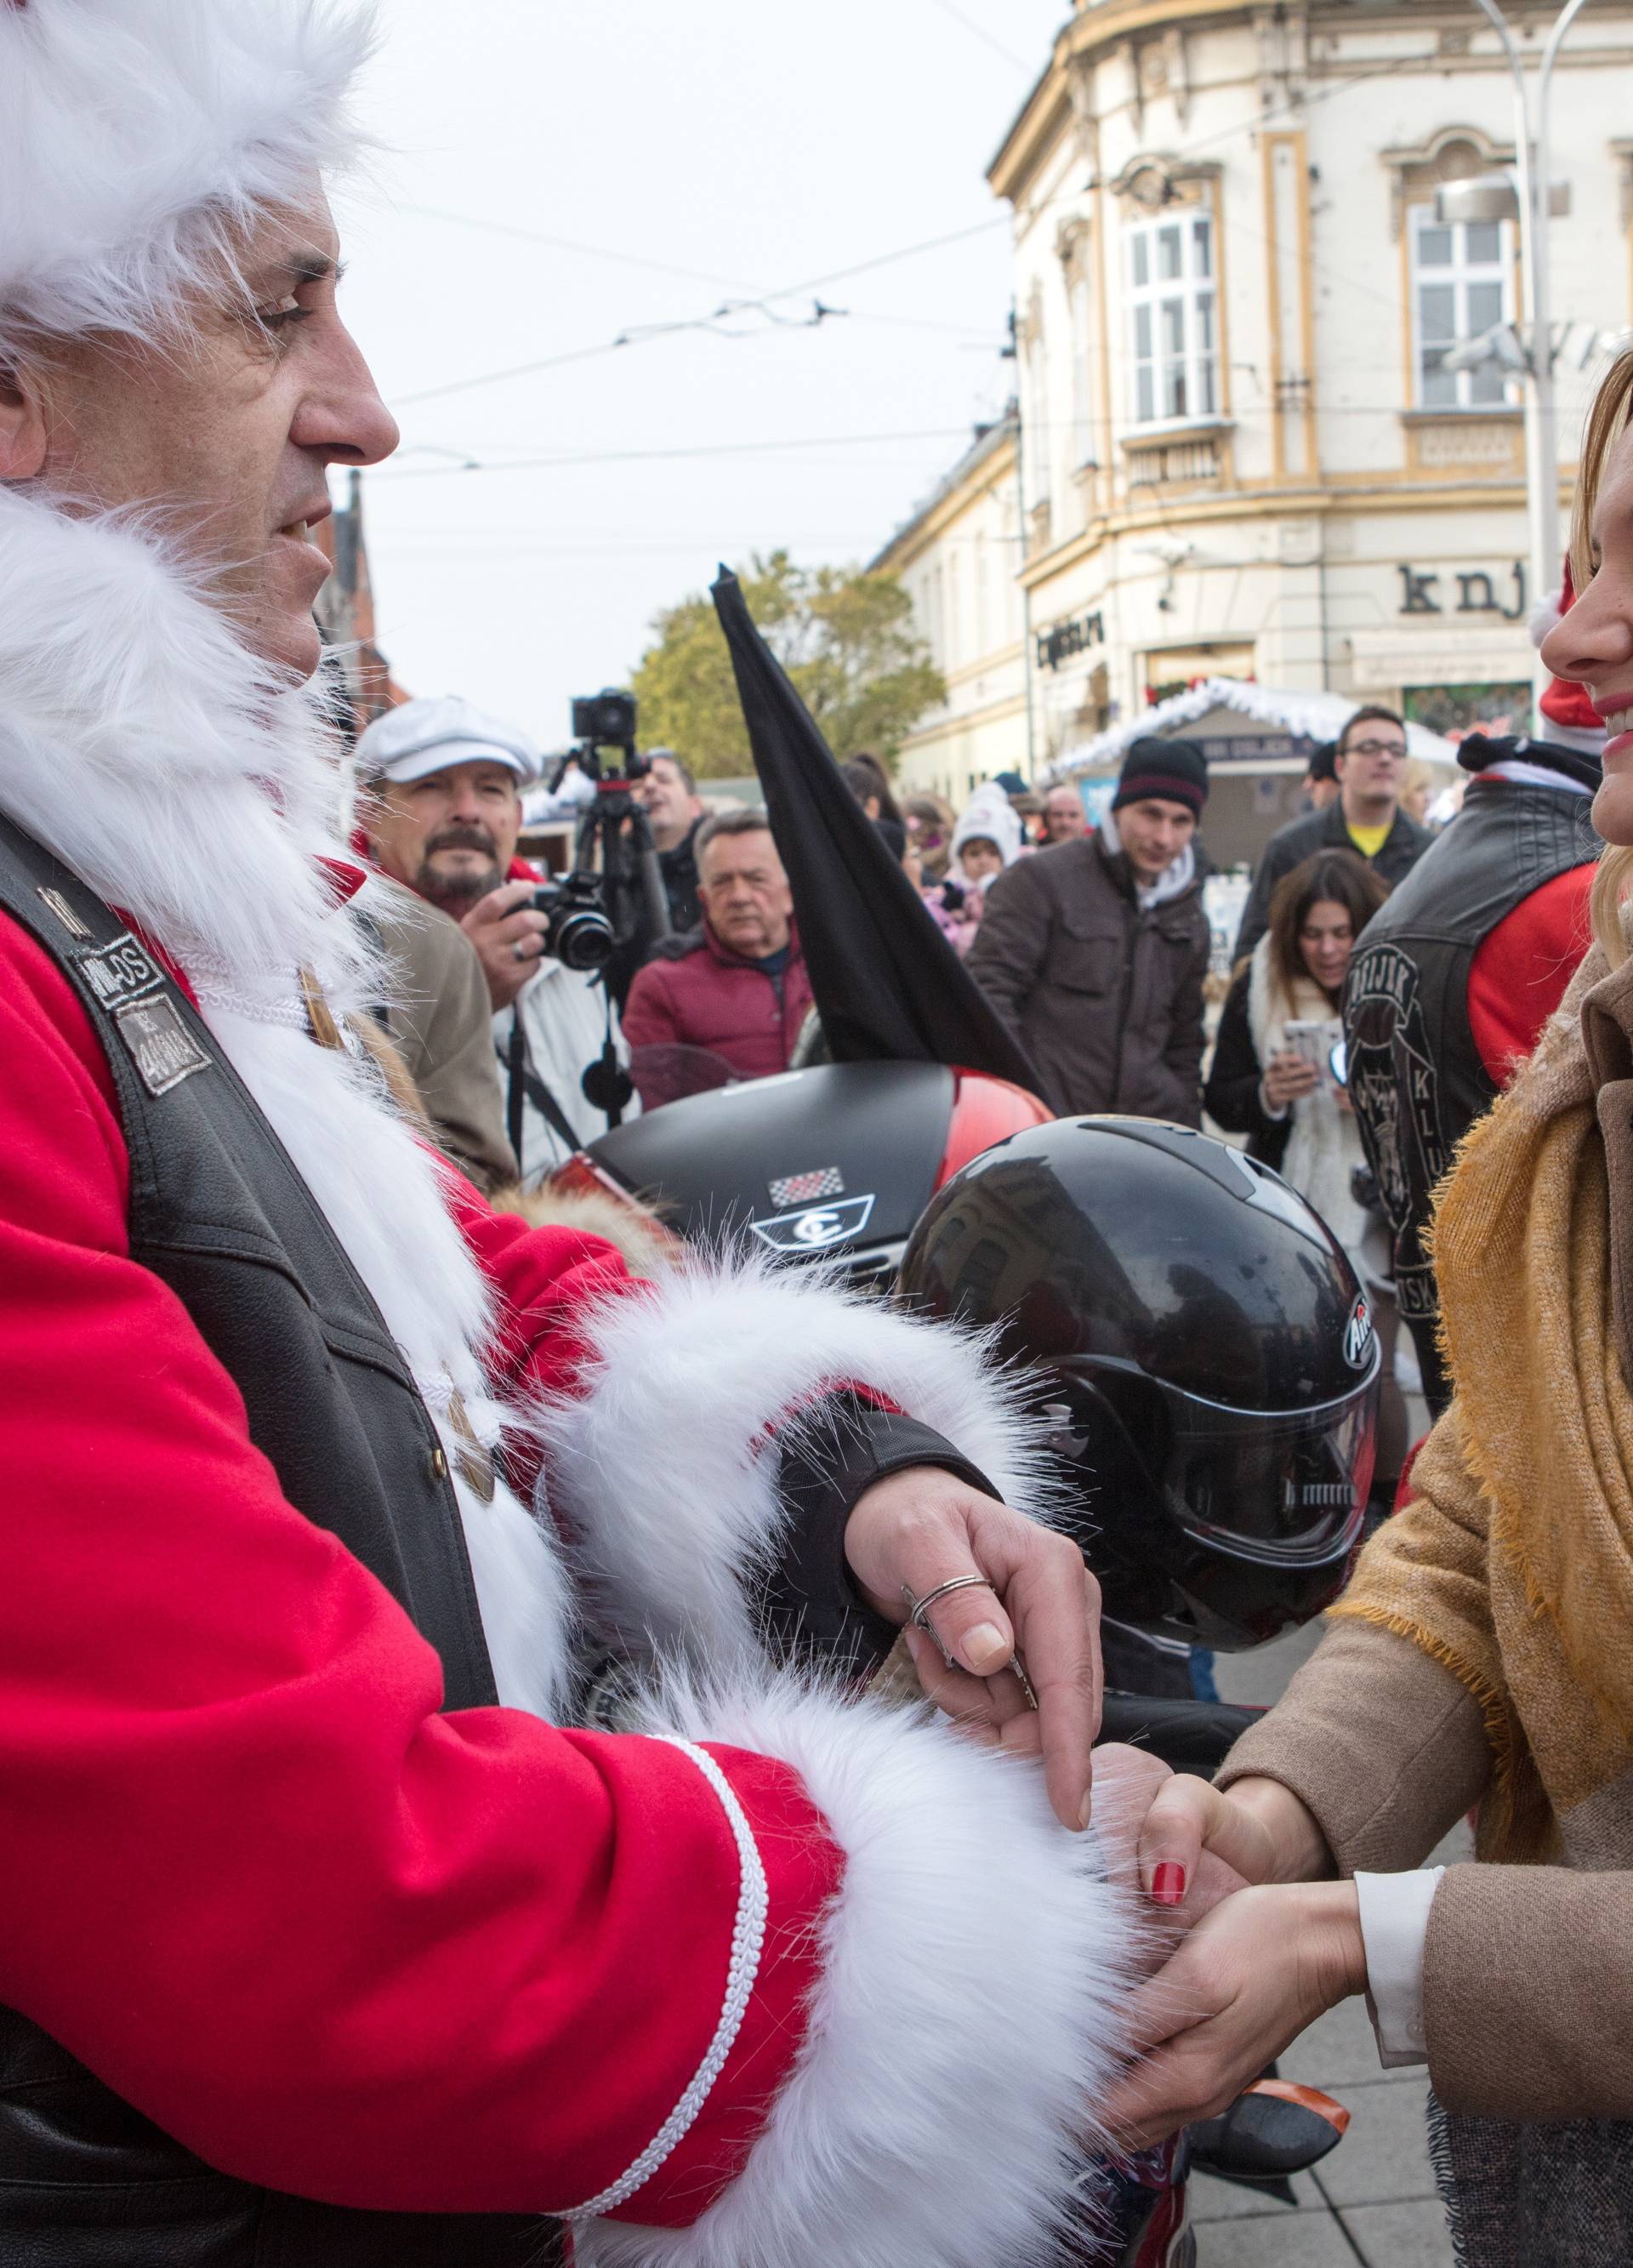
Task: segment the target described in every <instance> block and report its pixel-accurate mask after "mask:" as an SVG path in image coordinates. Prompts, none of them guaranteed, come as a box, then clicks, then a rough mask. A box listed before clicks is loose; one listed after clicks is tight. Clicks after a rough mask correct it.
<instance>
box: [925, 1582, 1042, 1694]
mask: <svg viewBox="0 0 1633 2268" xmlns="http://www.w3.org/2000/svg"><path fill="white" fill-rule="evenodd" d="M968 1590H982V1591H990V1592H991V1593H992V1595H993V1596H994V1598H996V1597H997V1584H996V1583H994V1582H992V1581H990V1580H989V1579H988V1577H986V1576H985V1575H954V1576H953V1580H952V1581H951V1582H948V1583H938V1584H937V1586H936V1587H935V1589H934V1590H933V1591H926V1592H925V1594H924V1595H923V1598H922V1599H916V1598H915V1597H914V1595H913V1587H912V1585H911V1584H910V1583H903V1585H902V1586H901V1597H902V1601H903V1603H904V1604H905V1605H906V1607H907V1610H908V1620H909V1621H910V1622H912V1623H913V1624H915V1625H916V1628H917V1629H919V1630H922V1631H923V1632H924V1633H925V1635H926V1637H928V1638H933V1639H934V1640H935V1642H936V1646H937V1647H938V1650H939V1652H940V1654H941V1659H942V1660H943V1661H945V1663H946V1665H947V1668H949V1669H961V1668H963V1664H962V1663H961V1662H960V1661H959V1659H958V1657H957V1655H956V1654H955V1653H953V1649H952V1647H951V1646H949V1645H948V1644H947V1642H946V1640H945V1638H943V1637H942V1635H941V1632H940V1631H938V1629H937V1628H936V1625H935V1624H934V1623H933V1622H931V1618H930V1609H931V1607H933V1606H934V1605H935V1603H936V1601H937V1600H938V1599H945V1597H946V1595H947V1594H948V1592H949V1591H968ZM1008 1666H1009V1668H1011V1669H1012V1670H1013V1671H1014V1673H1015V1675H1016V1676H1017V1678H1018V1679H1019V1682H1020V1690H1021V1691H1022V1692H1023V1693H1024V1694H1025V1695H1026V1706H1027V1708H1028V1709H1035V1708H1036V1707H1037V1705H1038V1697H1037V1695H1036V1694H1035V1693H1034V1692H1033V1690H1032V1680H1031V1679H1030V1678H1029V1677H1028V1676H1027V1675H1026V1664H1025V1662H1023V1661H1022V1660H1021V1658H1020V1653H1019V1649H1017V1651H1016V1652H1015V1653H1011V1656H1010V1658H1009V1664H1008Z"/></svg>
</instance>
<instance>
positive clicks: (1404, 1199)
mask: <svg viewBox="0 0 1633 2268" xmlns="http://www.w3.org/2000/svg"><path fill="white" fill-rule="evenodd" d="M1592 810H1593V802H1592V799H1591V798H1590V797H1588V796H1585V795H1578V794H1575V793H1573V792H1571V791H1570V789H1569V788H1567V787H1565V786H1564V785H1563V784H1562V785H1561V786H1559V787H1558V788H1547V787H1534V786H1530V785H1524V784H1519V783H1518V782H1514V781H1508V780H1493V781H1491V782H1490V783H1488V784H1482V783H1481V782H1480V781H1479V780H1478V779H1475V781H1474V782H1473V783H1472V784H1471V785H1470V787H1469V790H1468V793H1467V796H1466V798H1465V799H1464V802H1463V808H1462V810H1461V811H1460V813H1459V814H1458V816H1457V818H1456V819H1455V820H1454V821H1453V822H1452V824H1451V826H1450V827H1449V828H1447V829H1446V831H1445V834H1444V835H1443V836H1441V837H1440V839H1439V841H1438V843H1435V844H1434V846H1433V848H1432V849H1431V850H1430V851H1428V852H1427V853H1426V854H1425V856H1424V857H1423V858H1420V859H1419V861H1418V862H1417V864H1416V866H1414V867H1413V869H1412V871H1411V873H1409V874H1408V875H1407V877H1406V879H1405V880H1404V881H1402V882H1401V883H1400V884H1399V885H1398V886H1397V887H1396V888H1395V890H1394V893H1393V895H1391V896H1390V898H1389V900H1388V902H1387V904H1386V905H1384V906H1382V907H1381V908H1380V909H1379V911H1378V912H1377V913H1376V914H1375V915H1374V916H1373V917H1372V920H1371V921H1370V922H1369V923H1368V924H1367V925H1366V929H1365V932H1364V933H1363V935H1362V938H1361V942H1360V945H1359V946H1358V948H1357V952H1356V955H1355V959H1354V960H1353V961H1352V962H1351V963H1350V975H1349V979H1348V982H1347V983H1346V984H1345V987H1344V1002H1343V1017H1344V1036H1345V1039H1346V1041H1347V1042H1348V1044H1349V1052H1350V1062H1349V1076H1350V1101H1352V1102H1353V1103H1354V1105H1355V1114H1356V1120H1357V1125H1358V1127H1359V1130H1360V1135H1361V1141H1362V1144H1363V1146H1364V1147H1365V1151H1366V1156H1367V1162H1368V1163H1369V1165H1370V1166H1371V1167H1372V1174H1373V1177H1374V1179H1375V1180H1376V1182H1377V1183H1378V1192H1379V1198H1380V1200H1381V1202H1382V1204H1383V1208H1384V1211H1385V1212H1386V1213H1387V1216H1388V1220H1389V1226H1390V1228H1391V1230H1392V1232H1393V1233H1394V1259H1395V1292H1396V1297H1397V1299H1398V1300H1399V1302H1400V1307H1401V1315H1402V1316H1403V1318H1404V1319H1405V1321H1406V1322H1408V1323H1409V1325H1410V1326H1411V1329H1412V1336H1413V1339H1414V1342H1415V1343H1416V1346H1417V1349H1418V1353H1419V1357H1420V1359H1421V1360H1422V1361H1423V1366H1424V1382H1425V1386H1426V1388H1428V1389H1429V1391H1430V1399H1431V1403H1433V1404H1434V1405H1435V1406H1437V1407H1438V1406H1440V1405H1441V1404H1442V1403H1444V1399H1445V1382H1444V1380H1443V1379H1442V1377H1441V1376H1440V1365H1439V1358H1438V1351H1437V1350H1436V1347H1435V1334H1436V1330H1437V1328H1438V1320H1439V1312H1440V1303H1439V1294H1438V1292H1437V1290H1436V1287H1435V1278H1434V1269H1433V1266H1432V1264H1431V1261H1430V1257H1429V1255H1428V1252H1427V1250H1426V1249H1425V1241H1426V1234H1427V1231H1428V1228H1429V1224H1430V1217H1431V1209H1432V1199H1433V1196H1434V1191H1435V1187H1436V1184H1437V1183H1438V1182H1439V1181H1440V1179H1441V1177H1442V1175H1444V1174H1445V1172H1446V1170H1447V1168H1448V1167H1450V1165H1451V1163H1452V1155H1453V1151H1454V1150H1455V1149H1456V1147H1457V1145H1458V1144H1459V1142H1460V1141H1461V1139H1462V1138H1463V1136H1464V1135H1465V1134H1466V1133H1467V1131H1468V1129H1469V1128H1470V1127H1471V1126H1472V1125H1473V1124H1474V1123H1475V1119H1476V1118H1479V1117H1481V1116H1482V1115H1483V1114H1484V1113H1485V1112H1486V1111H1487V1110H1488V1109H1490V1106H1491V1104H1492V1102H1493V1101H1495V1100H1496V1097H1497V1087H1496V1086H1495V1084H1494V1083H1493V1081H1492V1079H1491V1077H1490V1073H1489V1072H1488V1071H1487V1070H1486V1067H1485V1065H1484V1064H1483V1063H1482V1061H1481V1058H1480V1050H1479V1049H1478V1047H1477V1046H1476V1045H1475V1035H1474V1029H1473V1027H1472V1025H1471V1024H1470V1022H1469V1017H1468V977H1469V971H1470V969H1471V968H1473V965H1474V959H1475V953H1476V952H1477V951H1478V950H1479V948H1480V946H1481V945H1482V943H1483V942H1484V940H1485V939H1486V938H1488V937H1489V936H1490V933H1491V932H1492V931H1493V930H1494V929H1495V928H1496V927H1497V924H1498V923H1499V922H1501V921H1503V920H1504V919H1505V918H1506V917H1507V916H1508V915H1509V914H1511V913H1512V912H1513V910H1514V909H1515V907H1516V906H1518V905H1519V904H1520V903H1521V902H1522V901H1523V900H1524V899H1526V898H1528V897H1529V896H1530V895H1532V893H1533V892H1534V891H1535V890H1540V889H1541V888H1542V887H1543V885H1544V884H1545V883H1548V882H1551V881H1553V880H1555V879H1556V877H1557V876H1558V875H1560V874H1563V873H1567V872H1568V871H1569V869H1570V868H1571V867H1572V866H1580V865H1585V864H1587V863H1589V862H1590V861H1592V860H1593V859H1594V858H1597V857H1598V855H1599V852H1600V847H1601V846H1600V839H1599V837H1598V836H1597V835H1595V834H1594V832H1593V820H1592V817H1591V813H1592Z"/></svg>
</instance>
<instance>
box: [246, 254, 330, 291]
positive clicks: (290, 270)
mask: <svg viewBox="0 0 1633 2268" xmlns="http://www.w3.org/2000/svg"><path fill="white" fill-rule="evenodd" d="M345 273H346V264H345V262H344V261H341V260H336V259H335V258H334V257H333V255H332V254H329V253H327V252H320V251H319V250H318V249H317V248H316V247H315V246H303V247H301V248H300V249H299V250H298V251H295V252H291V253H288V254H285V256H284V257H283V259H282V260H274V261H270V262H269V263H268V266H267V267H265V268H263V269H261V271H260V273H259V274H258V275H257V276H256V278H255V282H256V284H257V286H258V287H264V286H266V285H268V284H273V283H275V282H277V281H279V280H282V279H283V278H287V279H288V280H289V281H290V282H291V283H294V284H320V283H321V282H322V281H323V279H324V277H325V276H333V277H334V279H335V283H337V284H338V283H339V282H340V280H341V277H342V276H343V275H344V274H345Z"/></svg>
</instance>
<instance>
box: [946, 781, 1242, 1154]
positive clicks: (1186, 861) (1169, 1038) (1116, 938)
mask: <svg viewBox="0 0 1633 2268" xmlns="http://www.w3.org/2000/svg"><path fill="white" fill-rule="evenodd" d="M1207 797H1208V764H1207V759H1206V758H1205V757H1204V756H1203V752H1202V750H1201V749H1200V748H1199V747H1196V745H1195V742H1194V741H1190V740H1136V741H1135V742H1134V744H1133V746H1132V747H1130V748H1129V751H1128V754H1127V755H1125V757H1124V758H1123V763H1122V773H1121V774H1120V776H1119V777H1118V782H1117V792H1116V794H1115V795H1114V798H1113V799H1112V805H1111V808H1110V810H1109V811H1108V812H1107V814H1106V816H1105V818H1104V819H1103V820H1102V821H1101V822H1100V828H1098V829H1097V830H1096V831H1095V832H1094V833H1092V834H1090V835H1084V836H1078V838H1077V839H1076V840H1075V841H1072V842H1068V843H1056V844H1055V845H1054V846H1053V847H1052V848H1051V849H1049V850H1047V851H1039V852H1038V853H1037V854H1036V855H1035V856H1034V857H1033V858H1022V859H1019V861H1018V862H1017V863H1016V864H1015V865H1013V866H1011V867H1010V869H1009V870H1008V872H1007V873H1003V874H1000V875H999V876H998V878H997V880H996V881H995V882H994V883H993V885H992V887H991V889H990V891H989V893H988V896H987V902H986V909H985V911H984V912H983V914H982V920H981V927H980V929H979V930H978V931H977V932H976V933H975V943H974V945H972V946H971V947H970V952H969V961H968V966H969V969H970V973H971V975H972V976H974V977H975V980H976V982H977V983H979V984H980V986H981V987H982V990H983V991H984V992H985V993H986V994H987V997H988V998H989V999H990V1000H991V1002H992V1004H993V1005H994V1006H995V1007H996V1008H997V1011H998V1013H999V1014H1000V1015H1002V1016H1003V1017H1004V1019H1005V1020H1007V1021H1008V1023H1009V1024H1010V1025H1011V1027H1012V1028H1013V1030H1014V1031H1015V1032H1016V1034H1017V1035H1018V1036H1019V1039H1020V1041H1021V1042H1022V1044H1023V1045H1024V1046H1025V1047H1026V1050H1027V1052H1028V1053H1029V1054H1030V1056H1031V1057H1032V1059H1033V1062H1034V1063H1035V1064H1036V1065H1037V1067H1038V1070H1039V1072H1040V1073H1041V1077H1042V1079H1043V1081H1044V1085H1045V1087H1046V1089H1047V1099H1048V1101H1049V1102H1051V1103H1052V1104H1053V1106H1054V1107H1055V1108H1056V1110H1058V1111H1060V1112H1061V1113H1063V1114H1065V1113H1067V1112H1071V1111H1079V1110H1084V1111H1086V1110H1119V1111H1127V1112H1129V1113H1131V1114H1132V1115H1134V1116H1137V1117H1142V1118H1169V1119H1174V1120H1177V1121H1178V1122H1179V1123H1180V1124H1181V1125H1184V1126H1195V1125H1197V1124H1199V1123H1201V1116H1202V1100H1201V1072H1202V1051H1203V979H1204V977H1205V976H1207V973H1208V954H1209V932H1208V922H1207V917H1206V916H1205V915H1204V913H1203V904H1202V883H1201V880H1200V877H1199V875H1198V871H1197V862H1196V853H1195V845H1194V843H1193V840H1192V838H1193V836H1195V831H1196V822H1197V820H1198V818H1199V816H1200V815H1201V812H1202V807H1203V804H1204V803H1205V802H1206V800H1207Z"/></svg>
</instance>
